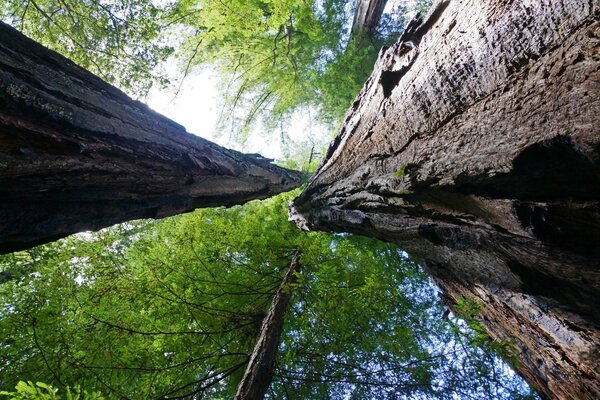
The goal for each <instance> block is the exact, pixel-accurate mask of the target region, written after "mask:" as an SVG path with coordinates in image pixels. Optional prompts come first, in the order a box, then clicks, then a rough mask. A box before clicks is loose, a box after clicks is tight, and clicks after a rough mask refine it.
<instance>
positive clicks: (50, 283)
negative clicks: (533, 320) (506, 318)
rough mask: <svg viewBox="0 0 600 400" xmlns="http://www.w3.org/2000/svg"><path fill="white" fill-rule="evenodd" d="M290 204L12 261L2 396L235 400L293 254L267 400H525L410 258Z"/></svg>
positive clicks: (7, 277)
mask: <svg viewBox="0 0 600 400" xmlns="http://www.w3.org/2000/svg"><path fill="white" fill-rule="evenodd" d="M292 197H293V193H292V194H286V195H282V196H278V197H276V198H273V199H271V200H268V201H265V202H260V203H259V202H254V203H250V204H247V205H245V206H243V207H236V208H232V209H214V210H204V211H198V212H194V213H192V214H186V215H183V216H180V217H176V218H172V219H168V220H164V221H161V222H155V223H150V222H140V223H135V224H129V225H121V226H117V227H114V228H109V229H107V230H104V231H101V232H99V233H97V234H93V235H84V236H79V237H78V236H75V237H71V238H68V239H65V240H63V241H60V242H57V243H53V244H49V245H45V246H41V247H38V248H34V249H31V250H28V251H25V252H21V253H14V254H11V255H6V256H3V257H2V259H1V261H0V266H1V267H0V268H1V270H2V271H3V272H2V281H1V282H2V283H1V284H0V299H1V300H0V315H1V319H0V332H2V338H3V344H2V347H1V349H0V357H1V358H2V360H3V362H2V365H1V366H0V388H2V389H5V390H8V389H12V388H13V387H14V386H15V385H16V384H17V382H18V381H19V380H23V379H26V380H32V381H34V382H35V381H42V382H46V383H48V384H51V385H52V386H54V387H57V388H59V389H60V388H62V389H61V390H63V391H64V390H65V389H64V388H65V386H70V387H74V386H76V385H80V386H81V387H83V388H85V389H87V390H88V391H90V392H91V391H98V392H101V393H102V394H103V395H104V396H106V398H128V399H151V398H206V399H216V398H224V399H225V398H232V397H233V393H234V391H235V388H236V385H237V382H238V381H239V379H240V378H241V376H242V374H243V372H244V369H245V366H246V363H247V361H248V356H249V354H250V352H251V351H252V349H253V347H254V344H255V341H256V338H257V335H258V333H259V330H260V326H261V321H262V320H263V318H264V316H265V313H266V311H267V309H268V307H269V305H270V303H271V300H272V298H273V296H274V294H275V292H276V290H277V288H278V286H279V283H280V281H281V279H282V277H283V275H284V274H285V272H286V270H287V266H288V265H289V263H290V261H291V259H292V256H293V255H294V253H295V252H296V249H298V248H300V249H301V250H302V254H301V256H300V263H301V265H302V269H301V272H300V273H299V275H298V278H297V279H298V281H297V283H295V284H293V285H292V286H290V287H289V290H290V291H291V294H292V300H291V303H290V305H289V307H288V310H287V312H286V315H285V326H284V330H283V333H282V336H281V343H280V346H279V352H278V354H277V358H276V362H275V369H274V371H273V375H272V384H271V386H270V388H269V390H268V391H267V398H272V399H318V398H336V399H337V398H345V397H349V398H357V399H358V398H361V399H364V398H429V399H450V398H453V396H455V397H456V396H458V397H460V398H492V397H494V398H504V399H511V398H517V397H519V396H526V395H527V389H525V387H524V386H523V384H522V383H520V381H519V379H517V378H516V377H515V375H514V374H512V373H511V372H509V370H508V369H507V367H506V366H503V364H502V363H501V362H500V361H499V359H498V358H497V356H496V355H495V353H494V351H493V350H494V349H493V348H491V347H490V346H489V345H486V344H485V342H486V340H485V339H484V340H483V341H482V338H481V337H480V335H481V333H478V332H476V331H471V330H469V329H468V328H467V327H466V326H464V325H463V324H462V323H459V322H458V321H457V320H456V319H455V318H454V317H445V318H444V317H443V315H444V307H443V306H442V304H441V303H440V301H439V300H438V299H437V296H436V289H435V288H434V287H433V286H432V284H431V283H430V281H429V280H428V278H427V277H426V276H425V275H424V273H423V272H422V270H421V268H420V267H419V265H418V263H417V262H416V261H415V260H412V259H410V258H408V256H407V255H406V254H404V253H402V252H401V251H400V250H399V249H397V248H396V247H395V246H393V245H388V244H384V243H381V242H377V241H374V240H369V239H366V238H360V237H352V236H346V235H337V236H332V235H328V234H320V233H308V234H307V233H304V232H301V231H300V230H298V229H297V228H295V227H294V226H293V224H291V223H290V222H288V221H287V202H288V201H289V200H290V199H291V198H292ZM469 307H471V308H469ZM469 307H465V308H464V311H465V313H471V312H476V311H473V309H472V307H476V305H470V306H469ZM465 316H466V314H465ZM473 326H475V325H473ZM474 344H475V345H476V344H479V345H483V347H473V345H474ZM505 347H506V349H510V344H508V343H507V344H505ZM507 351H508V350H507ZM504 354H505V355H509V353H507V352H505V353H504ZM515 396H517V397H515ZM455 397H454V398H455Z"/></svg>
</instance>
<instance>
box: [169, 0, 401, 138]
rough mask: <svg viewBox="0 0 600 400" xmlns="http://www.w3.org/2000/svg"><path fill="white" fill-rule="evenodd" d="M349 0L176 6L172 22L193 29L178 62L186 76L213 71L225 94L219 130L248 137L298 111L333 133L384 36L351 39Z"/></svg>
mask: <svg viewBox="0 0 600 400" xmlns="http://www.w3.org/2000/svg"><path fill="white" fill-rule="evenodd" d="M350 4H352V2H348V1H347V0H313V1H305V0H254V1H246V0H231V1H227V2H223V1H220V0H204V1H202V2H198V1H194V0H186V1H180V2H179V3H178V4H177V7H176V8H175V9H174V11H173V13H174V15H177V16H180V17H179V20H180V21H181V23H183V24H184V25H187V26H189V27H190V29H191V32H192V33H191V35H189V37H188V39H187V41H186V43H185V45H184V46H183V47H182V49H181V51H180V57H181V58H182V59H184V60H186V61H185V63H184V65H185V71H186V73H187V71H189V70H190V68H191V67H193V66H194V65H213V66H216V67H217V68H218V69H219V71H220V72H221V74H222V75H223V77H224V81H225V82H226V83H225V87H224V92H225V93H226V98H225V106H224V110H225V111H224V114H223V115H224V117H225V118H224V119H223V128H227V127H229V124H232V126H233V127H234V130H238V127H242V128H243V129H239V131H241V132H247V130H248V127H249V126H250V125H251V124H252V123H253V122H254V121H255V120H256V118H257V117H258V116H260V118H259V119H260V121H261V123H262V124H263V126H265V127H271V128H274V127H275V126H276V125H277V123H278V122H279V121H280V120H281V119H282V118H284V117H286V116H289V115H290V114H291V113H292V112H293V111H294V110H297V109H298V108H302V107H317V108H318V109H319V110H320V111H321V113H320V118H321V119H322V120H323V121H325V122H327V123H330V124H333V125H336V124H338V123H339V121H340V120H341V117H342V115H343V114H344V113H345V112H346V110H347V109H348V107H349V106H350V104H351V103H352V101H353V99H354V97H355V96H356V95H357V93H358V91H359V90H360V88H361V87H362V85H363V83H364V82H365V80H366V78H367V77H368V76H369V74H370V73H371V70H372V67H373V64H374V61H375V59H376V57H377V53H378V51H379V49H380V47H381V46H382V45H384V44H385V43H387V42H389V41H391V40H393V39H395V38H396V37H397V35H398V32H400V31H401V29H402V26H403V25H402V24H403V21H402V20H399V21H398V20H396V21H395V22H396V25H393V24H388V25H387V28H386V29H385V31H382V32H374V33H372V34H369V35H366V34H363V35H352V36H351V35H350V33H349V31H348V27H349V22H350V21H351V19H352V15H353V10H352V8H351V7H348V6H349V5H350Z"/></svg>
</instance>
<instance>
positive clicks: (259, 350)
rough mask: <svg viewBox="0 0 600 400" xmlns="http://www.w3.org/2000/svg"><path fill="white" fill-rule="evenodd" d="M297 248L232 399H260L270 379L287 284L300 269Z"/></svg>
mask: <svg viewBox="0 0 600 400" xmlns="http://www.w3.org/2000/svg"><path fill="white" fill-rule="evenodd" d="M300 253H301V252H300V249H298V250H296V252H295V253H294V256H293V257H292V261H291V262H290V265H289V267H288V270H287V273H286V274H285V277H284V278H283V280H282V281H281V285H279V289H278V290H277V293H276V294H275V297H274V298H273V303H272V304H271V307H270V308H269V311H268V312H267V315H266V317H265V318H264V320H263V322H262V326H261V329H260V333H259V334H258V339H257V340H256V345H255V346H254V350H253V351H252V354H251V355H250V359H249V361H248V366H247V367H246V371H245V372H244V376H243V377H242V380H241V381H240V383H239V384H238V387H237V390H236V394H235V397H234V400H262V399H263V398H264V397H265V394H266V393H267V389H268V388H269V385H270V384H271V380H272V378H273V366H274V364H275V356H276V355H277V349H278V348H279V341H280V338H281V333H282V332H283V322H284V319H285V314H286V312H287V309H288V305H289V303H290V300H291V298H292V288H291V286H290V285H291V284H293V283H295V282H296V281H297V280H298V279H297V275H296V274H297V273H299V272H300V268H301V266H300Z"/></svg>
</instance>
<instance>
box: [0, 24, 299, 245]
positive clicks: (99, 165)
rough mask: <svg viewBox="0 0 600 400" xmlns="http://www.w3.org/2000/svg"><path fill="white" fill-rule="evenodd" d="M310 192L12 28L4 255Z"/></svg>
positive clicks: (1, 130) (4, 43)
mask: <svg viewBox="0 0 600 400" xmlns="http://www.w3.org/2000/svg"><path fill="white" fill-rule="evenodd" d="M299 182H300V174H299V173H297V172H293V171H288V170H285V169H283V168H279V167H276V166H275V165H272V164H271V163H270V160H266V159H263V158H261V157H260V156H256V155H245V154H242V153H238V152H236V151H232V150H227V149H225V148H222V147H220V146H218V145H216V144H213V143H211V142H209V141H207V140H205V139H202V138H200V137H198V136H194V135H191V134H189V133H187V132H186V131H185V128H183V127H182V126H180V125H178V124H177V123H175V122H173V121H171V120H169V119H168V118H165V117H163V116H161V115H160V114H158V113H156V112H154V111H152V110H151V109H150V108H148V107H147V106H145V105H144V104H142V103H140V102H137V101H134V100H132V99H131V98H129V97H128V96H126V95H125V94H124V93H123V92H121V91H120V90H118V89H116V88H114V87H113V86H111V85H109V84H107V83H105V82H104V81H102V80H101V79H99V78H98V77H96V76H94V75H92V74H91V73H89V72H87V71H85V70H84V69H82V68H80V67H78V66H76V65H75V64H73V63H72V62H70V61H69V60H67V59H66V58H64V57H62V56H60V55H59V54H57V53H55V52H53V51H50V50H48V49H46V48H44V47H43V46H41V45H39V44H38V43H36V42H34V41H32V40H30V39H28V38H26V37H25V36H23V35H22V34H20V33H19V32H17V31H16V30H14V29H13V28H11V27H9V26H7V25H4V24H1V23H0V253H5V252H11V251H16V250H20V249H24V248H27V247H31V246H33V245H36V244H40V243H45V242H48V241H52V240H55V239H58V238H60V237H63V236H66V235H69V234H71V233H74V232H80V231H85V230H97V229H100V228H103V227H106V226H109V225H112V224H115V223H119V222H123V221H128V220H132V219H137V218H162V217H166V216H170V215H174V214H178V213H181V212H186V211H191V210H193V209H195V208H198V207H211V206H219V205H224V206H230V205H234V204H240V203H243V202H246V201H248V200H251V199H257V198H266V197H269V196H271V195H273V194H275V193H278V192H282V191H287V190H290V189H293V188H294V187H297V186H298V185H299Z"/></svg>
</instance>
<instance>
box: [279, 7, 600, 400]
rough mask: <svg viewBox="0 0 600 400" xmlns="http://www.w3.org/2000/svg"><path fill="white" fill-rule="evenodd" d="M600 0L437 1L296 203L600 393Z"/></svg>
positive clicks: (548, 387) (527, 372)
mask: <svg viewBox="0 0 600 400" xmlns="http://www.w3.org/2000/svg"><path fill="white" fill-rule="evenodd" d="M599 15H600V4H599V2H598V1H597V0H594V1H580V0H562V1H555V0H552V1H550V0H547V1H526V0H514V1H500V0H479V1H474V0H470V1H457V0H452V1H445V2H439V3H438V4H437V6H434V7H433V8H432V11H431V12H430V14H429V15H428V17H427V18H426V19H425V20H424V21H420V22H416V23H413V24H411V25H410V26H409V28H408V29H407V32H406V33H405V34H404V35H403V37H402V38H401V39H400V40H399V41H398V42H397V43H396V44H395V45H394V46H392V47H391V48H390V49H388V50H387V51H385V52H384V53H382V54H381V56H380V58H379V60H378V62H377V64H376V67H375V70H374V72H373V74H372V76H371V77H370V79H369V80H368V81H367V83H366V85H365V87H364V88H363V90H362V92H361V93H360V95H359V97H358V98H357V100H356V101H355V103H354V105H353V107H352V109H351V110H350V112H349V114H348V115H347V117H346V120H345V123H344V125H343V127H342V130H341V132H340V134H339V135H338V136H337V137H336V139H335V140H334V142H333V144H332V145H331V147H330V149H329V151H328V154H327V156H326V159H325V161H324V163H323V165H322V166H321V167H320V169H319V170H318V171H317V173H316V174H315V175H314V176H313V178H312V179H311V182H310V184H309V186H308V187H307V188H306V190H305V191H304V193H303V194H302V195H301V196H300V197H299V198H298V199H296V200H295V204H294V206H293V208H292V214H291V215H292V218H294V219H295V220H296V222H297V224H299V225H300V226H303V227H305V228H308V229H319V230H329V231H350V232H355V233H359V234H364V235H368V236H374V237H377V238H380V239H382V240H386V241H391V242H395V243H397V244H399V245H400V246H401V247H403V248H404V249H406V250H407V251H409V252H410V253H412V254H413V255H415V256H419V257H422V258H423V259H424V260H425V262H426V266H427V269H428V271H429V272H430V273H431V274H432V276H433V277H434V279H435V280H436V282H437V283H438V284H439V286H440V287H441V289H442V290H443V292H444V299H445V300H446V301H447V302H448V304H450V305H452V304H453V303H454V302H455V301H456V300H457V299H458V298H460V297H470V298H476V299H479V300H481V301H483V303H484V307H483V310H482V312H481V318H482V320H483V322H484V323H485V324H486V326H487V329H488V333H489V334H490V336H491V337H493V338H496V339H515V340H516V342H517V346H518V347H519V350H520V359H521V364H520V366H519V368H518V371H519V372H520V373H521V374H522V375H523V376H524V377H525V378H526V379H527V381H528V382H529V383H531V384H532V385H533V387H535V388H537V389H538V390H539V392H540V394H541V396H542V397H543V398H552V399H577V400H583V399H589V400H592V399H598V398H600V375H599V373H600V365H599V360H600V350H599V343H600V330H599V320H600V318H599V317H600V201H599V200H600V161H599V159H600V128H599V127H600V56H599V50H600V22H599Z"/></svg>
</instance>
